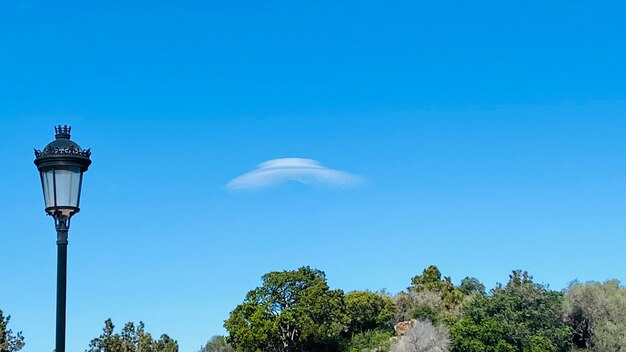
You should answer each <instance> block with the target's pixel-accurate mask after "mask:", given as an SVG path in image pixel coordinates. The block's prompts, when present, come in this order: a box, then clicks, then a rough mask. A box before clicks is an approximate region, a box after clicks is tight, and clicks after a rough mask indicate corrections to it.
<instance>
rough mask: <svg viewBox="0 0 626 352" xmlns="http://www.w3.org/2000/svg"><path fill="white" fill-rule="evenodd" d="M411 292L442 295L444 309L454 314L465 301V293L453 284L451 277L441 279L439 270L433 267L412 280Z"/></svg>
mask: <svg viewBox="0 0 626 352" xmlns="http://www.w3.org/2000/svg"><path fill="white" fill-rule="evenodd" d="M409 290H412V291H415V292H422V291H432V292H437V293H439V294H440V295H441V299H442V302H443V305H444V307H445V308H446V310H447V311H448V312H452V311H453V310H454V309H455V308H456V307H457V306H458V305H459V304H460V303H461V301H462V300H463V292H462V291H461V290H460V289H459V288H458V287H455V286H454V284H452V280H451V279H450V277H448V276H446V277H444V278H443V279H442V278H441V272H440V271H439V269H438V268H437V267H436V266H434V265H431V266H429V267H428V268H426V269H424V271H423V272H422V275H417V276H415V277H413V278H412V279H411V287H409Z"/></svg>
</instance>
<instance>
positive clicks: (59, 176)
mask: <svg viewBox="0 0 626 352" xmlns="http://www.w3.org/2000/svg"><path fill="white" fill-rule="evenodd" d="M54 173H55V175H54V178H55V179H54V182H55V191H56V192H55V193H56V204H55V206H57V207H75V208H78V201H79V199H78V198H79V196H80V174H81V172H80V168H78V167H63V168H57V169H55V170H54Z"/></svg>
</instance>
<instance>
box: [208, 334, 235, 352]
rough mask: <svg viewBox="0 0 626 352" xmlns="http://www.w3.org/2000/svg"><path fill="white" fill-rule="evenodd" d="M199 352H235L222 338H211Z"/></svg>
mask: <svg viewBox="0 0 626 352" xmlns="http://www.w3.org/2000/svg"><path fill="white" fill-rule="evenodd" d="M200 352H235V349H233V347H232V346H231V345H230V344H229V343H228V342H227V341H226V338H225V337H224V336H213V337H211V339H210V340H209V341H208V342H207V343H206V345H204V346H203V347H202V348H200Z"/></svg>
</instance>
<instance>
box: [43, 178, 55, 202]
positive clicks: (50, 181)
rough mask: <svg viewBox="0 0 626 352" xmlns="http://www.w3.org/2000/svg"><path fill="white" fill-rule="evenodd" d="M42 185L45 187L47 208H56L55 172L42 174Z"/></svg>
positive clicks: (44, 194)
mask: <svg viewBox="0 0 626 352" xmlns="http://www.w3.org/2000/svg"><path fill="white" fill-rule="evenodd" d="M41 185H42V186H43V198H44V201H45V203H46V208H49V207H53V206H54V203H55V201H54V170H52V169H50V170H47V171H43V172H41Z"/></svg>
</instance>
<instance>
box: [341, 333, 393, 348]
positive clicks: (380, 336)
mask: <svg viewBox="0 0 626 352" xmlns="http://www.w3.org/2000/svg"><path fill="white" fill-rule="evenodd" d="M391 338H392V333H391V332H390V331H381V330H368V331H365V332H360V333H357V334H354V335H353V336H352V338H351V339H350V344H349V347H348V349H347V350H348V352H389V349H390V348H391Z"/></svg>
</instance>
